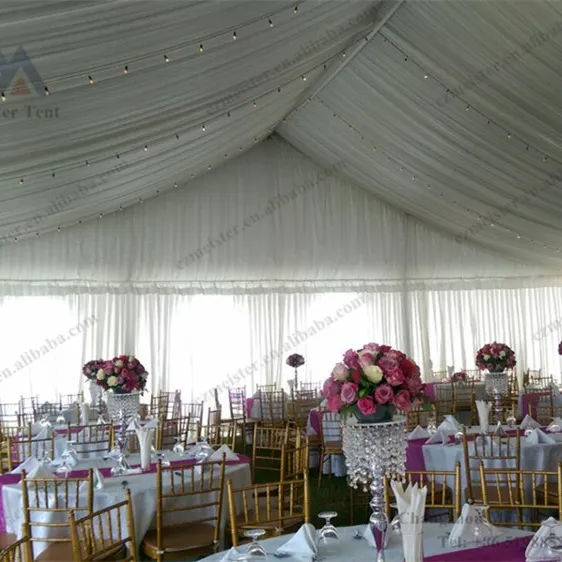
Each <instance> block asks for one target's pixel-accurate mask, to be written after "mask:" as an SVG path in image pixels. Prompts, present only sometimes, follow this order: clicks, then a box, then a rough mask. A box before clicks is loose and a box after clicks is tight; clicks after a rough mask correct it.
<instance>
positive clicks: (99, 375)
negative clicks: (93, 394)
mask: <svg viewBox="0 0 562 562" xmlns="http://www.w3.org/2000/svg"><path fill="white" fill-rule="evenodd" d="M96 378H97V379H98V380H99V381H102V380H103V379H105V373H104V372H103V369H100V370H99V371H98V374H97V375H96Z"/></svg>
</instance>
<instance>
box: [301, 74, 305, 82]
mask: <svg viewBox="0 0 562 562" xmlns="http://www.w3.org/2000/svg"><path fill="white" fill-rule="evenodd" d="M301 78H302V79H303V81H304V82H306V74H303V75H302V76H301Z"/></svg>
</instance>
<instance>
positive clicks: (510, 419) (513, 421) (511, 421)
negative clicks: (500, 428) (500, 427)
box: [505, 410, 517, 428]
mask: <svg viewBox="0 0 562 562" xmlns="http://www.w3.org/2000/svg"><path fill="white" fill-rule="evenodd" d="M505 423H507V426H508V427H509V428H513V427H515V426H516V425H517V418H516V417H515V415H514V413H513V410H511V413H510V414H509V416H507V419H506V420H505Z"/></svg>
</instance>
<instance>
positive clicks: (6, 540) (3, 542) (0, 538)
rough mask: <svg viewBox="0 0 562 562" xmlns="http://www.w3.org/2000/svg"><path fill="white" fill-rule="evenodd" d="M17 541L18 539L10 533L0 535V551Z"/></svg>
mask: <svg viewBox="0 0 562 562" xmlns="http://www.w3.org/2000/svg"><path fill="white" fill-rule="evenodd" d="M17 540H18V537H17V536H16V535H14V534H12V533H0V550H3V549H5V548H8V547H9V546H11V545H13V544H14V543H15V542H16V541H17Z"/></svg>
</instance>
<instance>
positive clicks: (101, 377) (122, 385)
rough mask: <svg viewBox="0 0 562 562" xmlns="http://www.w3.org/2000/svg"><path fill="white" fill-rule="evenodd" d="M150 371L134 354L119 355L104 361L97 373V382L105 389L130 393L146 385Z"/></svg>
mask: <svg viewBox="0 0 562 562" xmlns="http://www.w3.org/2000/svg"><path fill="white" fill-rule="evenodd" d="M147 378H148V373H147V372H146V369H145V368H144V366H143V365H142V363H141V362H140V361H139V360H138V359H137V358H136V357H135V356H134V355H119V356H118V357H114V358H113V359H111V360H109V361H103V362H102V364H101V365H100V368H99V369H98V372H97V374H96V382H97V384H98V385H99V386H101V387H102V388H103V389H104V390H109V391H112V392H114V393H115V394H130V393H131V392H134V391H139V392H140V393H141V394H142V392H143V391H144V389H145V387H146V379H147Z"/></svg>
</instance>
